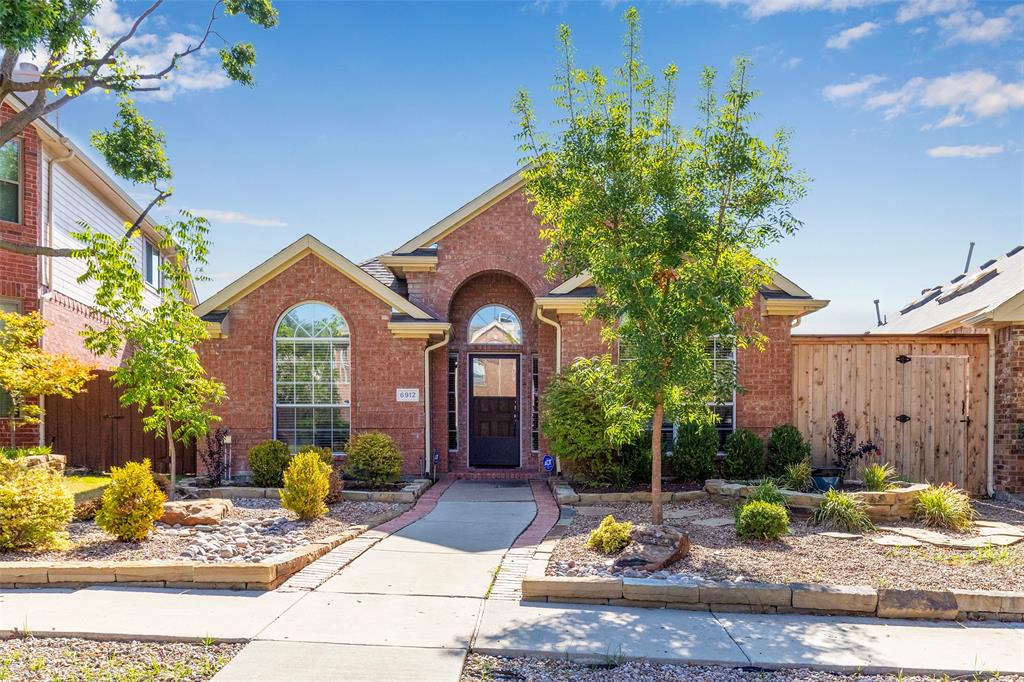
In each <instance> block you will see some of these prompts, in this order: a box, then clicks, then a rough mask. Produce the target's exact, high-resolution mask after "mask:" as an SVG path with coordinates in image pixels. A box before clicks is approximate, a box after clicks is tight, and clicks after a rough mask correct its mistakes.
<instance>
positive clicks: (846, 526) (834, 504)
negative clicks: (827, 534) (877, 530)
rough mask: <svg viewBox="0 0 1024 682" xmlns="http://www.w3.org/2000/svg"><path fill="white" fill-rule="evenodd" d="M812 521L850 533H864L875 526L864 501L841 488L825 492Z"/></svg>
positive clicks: (812, 516)
mask: <svg viewBox="0 0 1024 682" xmlns="http://www.w3.org/2000/svg"><path fill="white" fill-rule="evenodd" d="M811 523H813V524H815V525H817V526H825V527H827V528H832V529H834V530H844V531H846V532H848V533H862V532H864V531H869V530H872V529H873V528H874V527H875V526H874V524H873V523H871V519H869V518H868V514H867V511H866V507H865V505H864V503H863V502H861V501H860V500H858V499H857V498H856V497H854V496H853V495H851V494H850V493H844V492H842V491H840V490H829V491H826V492H825V495H824V499H822V501H821V503H820V504H819V505H818V508H817V509H815V510H814V512H813V513H812V514H811Z"/></svg>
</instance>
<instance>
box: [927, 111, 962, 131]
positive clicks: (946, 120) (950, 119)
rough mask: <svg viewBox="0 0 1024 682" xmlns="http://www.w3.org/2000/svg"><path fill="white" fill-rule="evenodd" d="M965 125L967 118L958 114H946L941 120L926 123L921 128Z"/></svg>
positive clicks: (932, 128) (934, 128) (930, 128)
mask: <svg viewBox="0 0 1024 682" xmlns="http://www.w3.org/2000/svg"><path fill="white" fill-rule="evenodd" d="M965 125H967V118H966V117H964V116H962V115H960V114H952V113H950V114H946V115H945V116H944V117H943V118H942V119H941V120H939V121H936V122H935V123H926V124H925V125H923V126H921V130H941V129H942V128H953V127H955V126H965Z"/></svg>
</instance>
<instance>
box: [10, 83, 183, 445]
mask: <svg viewBox="0 0 1024 682" xmlns="http://www.w3.org/2000/svg"><path fill="white" fill-rule="evenodd" d="M25 106H26V105H25V103H24V102H23V101H22V100H20V99H18V98H17V97H15V96H8V97H7V98H6V99H5V100H4V101H3V102H2V103H0V120H4V121H6V120H8V119H10V118H11V117H12V116H14V115H15V114H17V113H18V112H19V111H22V110H23V109H24V107H25ZM141 211H142V209H141V208H139V206H138V205H137V204H136V203H135V202H134V201H133V200H132V199H131V197H129V196H128V194H127V193H126V192H125V191H124V190H123V189H121V188H120V187H119V186H118V185H117V184H116V183H115V182H114V180H113V179H112V178H111V177H110V176H109V175H108V174H107V173H105V172H104V171H103V170H102V169H100V167H99V166H97V165H96V164H95V163H94V162H93V161H92V160H90V159H89V157H88V156H87V155H86V154H85V153H84V152H83V151H82V150H81V149H79V148H78V147H76V146H75V145H74V144H73V143H72V142H71V141H70V140H68V139H67V138H66V137H64V135H62V134H61V133H60V131H59V130H58V129H57V128H56V127H54V126H53V125H52V124H51V123H50V122H48V121H46V120H44V119H39V120H36V121H35V122H33V123H32V124H30V125H29V126H28V127H26V128H25V130H24V131H23V132H22V133H21V134H20V135H19V136H18V137H17V138H15V139H14V140H11V141H10V142H8V143H7V144H5V145H3V146H2V147H0V236H2V237H3V239H5V240H7V241H11V242H15V243H20V244H24V245H28V246H53V247H56V248H67V247H74V246H77V241H76V240H75V238H74V237H72V236H71V234H72V233H73V232H76V231H77V230H78V229H79V227H78V224H77V223H78V221H80V220H81V221H85V222H86V223H88V224H89V225H91V226H92V227H93V228H94V229H96V230H98V231H104V232H106V233H108V234H110V235H112V236H120V235H121V234H123V231H124V224H125V221H128V222H134V220H135V219H136V217H137V216H138V215H139V214H140V213H141ZM133 241H134V247H135V249H136V253H137V256H138V262H139V268H140V270H142V272H143V274H144V275H145V277H146V280H147V283H148V284H149V286H148V287H147V292H146V299H147V302H149V303H153V302H155V301H156V295H155V288H154V287H155V285H156V284H157V277H158V276H159V259H160V258H162V257H163V254H161V253H160V251H159V249H157V248H156V246H155V245H156V244H157V237H156V233H155V232H154V230H153V224H152V223H151V222H150V221H148V220H146V221H144V222H143V224H142V228H141V231H140V232H139V234H137V235H136V236H135V237H134V238H133ZM84 271H85V264H84V262H83V261H81V260H78V259H75V258H52V257H49V256H35V255H22V254H17V253H13V252H11V251H5V250H0V310H4V311H7V312H12V311H13V312H20V313H29V312H33V311H38V312H39V313H40V314H41V315H42V316H43V318H45V319H46V320H47V321H48V322H50V326H49V327H48V328H47V330H46V333H45V335H44V337H43V341H42V345H43V348H44V349H45V350H47V351H50V352H55V353H67V354H70V355H73V356H75V357H77V358H78V359H80V360H83V361H85V362H87V363H90V364H92V365H93V366H95V367H96V368H97V369H98V370H99V373H100V375H101V376H103V375H104V374H108V373H109V370H112V369H113V368H114V367H116V366H117V364H118V362H119V360H118V358H109V357H105V358H97V357H96V356H94V355H92V353H90V352H89V351H88V350H86V348H85V347H84V345H83V344H82V339H81V336H80V334H79V332H81V331H82V330H84V329H85V326H86V324H88V323H92V324H94V325H95V324H96V322H97V321H96V319H95V318H94V316H93V315H92V313H91V308H92V305H93V303H94V301H95V298H94V296H95V287H94V285H93V284H91V283H90V284H82V283H80V282H78V278H79V277H80V276H81V275H82V274H83V273H84ZM94 385H95V384H90V386H94ZM10 408H11V403H10V396H8V395H7V394H5V393H3V392H0V443H3V444H5V445H6V444H7V443H8V442H9V436H10V432H9V428H10V422H9V420H7V419H5V417H7V416H9V412H10ZM90 409H95V413H86V412H82V413H81V414H80V420H79V421H80V422H82V423H87V422H89V421H90V420H94V419H95V420H102V419H103V418H104V416H109V412H110V410H104V409H101V406H99V405H95V406H92V407H91V408H90ZM56 426H57V425H56V424H53V423H50V424H48V423H47V422H46V419H45V418H44V422H43V423H41V424H38V425H30V426H22V427H20V428H19V429H18V430H17V432H16V434H15V437H16V442H17V443H18V444H19V445H35V444H43V443H51V442H52V440H53V434H54V432H55V430H56ZM95 431H96V432H97V433H98V432H99V431H98V430H95ZM106 440H107V441H108V445H109V446H110V447H111V448H114V447H115V440H116V439H113V438H107V439H106ZM127 444H128V442H127V441H126V442H125V443H123V445H126V446H127ZM58 445H59V446H60V447H61V451H62V452H66V453H67V452H68V450H67V449H66V448H65V447H64V445H65V444H58ZM67 447H71V446H70V445H67ZM86 447H88V444H86ZM135 454H138V452H136V453H135Z"/></svg>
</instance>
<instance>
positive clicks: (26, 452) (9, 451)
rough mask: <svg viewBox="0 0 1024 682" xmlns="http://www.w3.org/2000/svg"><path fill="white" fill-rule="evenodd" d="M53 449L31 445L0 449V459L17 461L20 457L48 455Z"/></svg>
mask: <svg viewBox="0 0 1024 682" xmlns="http://www.w3.org/2000/svg"><path fill="white" fill-rule="evenodd" d="M52 452H53V448H51V447H50V446H49V445H32V446H29V447H20V448H12V447H0V457H3V458H5V459H19V458H21V457H32V456H34V455H49V454H50V453H52Z"/></svg>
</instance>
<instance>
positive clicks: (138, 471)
mask: <svg viewBox="0 0 1024 682" xmlns="http://www.w3.org/2000/svg"><path fill="white" fill-rule="evenodd" d="M166 500H167V496H166V495H164V493H163V491H162V490H160V487H159V486H158V485H157V484H156V481H155V480H153V472H152V471H150V467H149V460H148V459H144V460H142V461H141V462H128V463H127V464H125V465H124V466H123V467H111V469H110V484H109V485H108V486H107V487H106V488H104V490H103V503H102V504H101V505H100V508H99V511H97V512H96V525H98V526H99V527H100V528H102V529H103V530H105V531H106V532H108V533H110V534H111V535H113V536H114V537H116V538H117V539H118V540H121V541H122V542H137V541H139V540H145V539H146V537H147V536H148V535H149V533H150V532H151V531H152V530H153V522H154V521H156V520H157V519H159V518H160V517H161V516H163V513H164V502H165V501H166Z"/></svg>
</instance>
